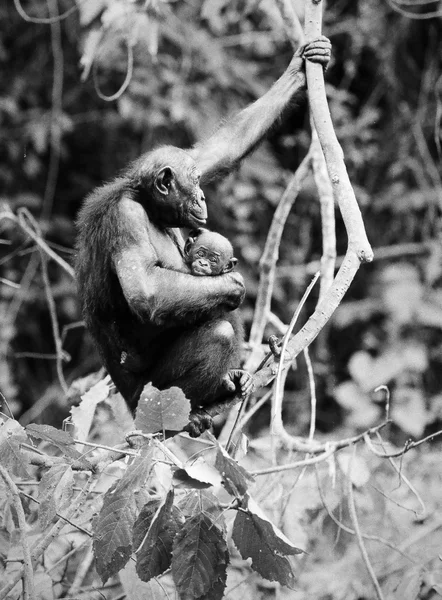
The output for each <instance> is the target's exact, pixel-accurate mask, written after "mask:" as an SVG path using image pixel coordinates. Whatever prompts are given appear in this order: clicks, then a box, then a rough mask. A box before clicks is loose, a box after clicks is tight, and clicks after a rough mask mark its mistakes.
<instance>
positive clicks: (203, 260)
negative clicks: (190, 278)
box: [189, 244, 233, 275]
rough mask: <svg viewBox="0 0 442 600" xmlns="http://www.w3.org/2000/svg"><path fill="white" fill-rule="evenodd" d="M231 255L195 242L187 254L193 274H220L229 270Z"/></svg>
mask: <svg viewBox="0 0 442 600" xmlns="http://www.w3.org/2000/svg"><path fill="white" fill-rule="evenodd" d="M232 258H233V256H226V255H225V253H223V252H221V251H218V250H216V248H215V249H211V248H208V247H207V246H205V245H204V244H195V246H194V247H193V249H192V251H191V252H190V254H189V261H190V270H191V271H192V274H193V275H221V274H222V273H226V272H227V271H231V270H232V268H228V267H229V263H230V260H231V259H232Z"/></svg>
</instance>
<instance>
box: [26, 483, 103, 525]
mask: <svg viewBox="0 0 442 600" xmlns="http://www.w3.org/2000/svg"><path fill="white" fill-rule="evenodd" d="M38 483H39V482H37V485H38ZM20 494H21V495H22V496H25V498H28V499H29V500H32V502H35V503H36V504H38V505H40V504H41V502H40V500H37V498H34V496H31V494H27V493H26V492H24V491H23V490H20ZM55 516H56V517H58V518H59V519H63V521H65V522H66V523H67V524H68V525H71V526H72V527H74V528H75V529H78V531H81V533H84V534H86V535H87V536H89V537H92V533H91V532H90V531H88V530H87V529H84V528H83V527H82V526H81V525H77V524H76V523H74V522H73V521H71V520H70V519H67V518H66V517H65V516H64V515H61V514H60V513H55Z"/></svg>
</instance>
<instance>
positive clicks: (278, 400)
mask: <svg viewBox="0 0 442 600" xmlns="http://www.w3.org/2000/svg"><path fill="white" fill-rule="evenodd" d="M318 277H319V272H318V273H316V275H315V277H314V278H313V279H312V281H311V282H310V284H309V285H308V287H307V289H306V291H305V293H304V295H303V296H302V298H301V301H300V303H299V305H298V307H297V309H296V311H295V313H294V315H293V318H292V320H291V321H290V325H289V328H288V330H287V333H286V334H285V336H284V340H283V342H282V347H281V356H280V357H279V364H278V372H277V375H276V380H275V387H274V394H273V408H272V433H273V434H276V435H280V434H281V433H283V431H284V425H283V423H282V398H283V394H284V390H283V389H281V380H282V373H283V371H284V370H285V368H286V365H285V362H286V361H285V355H286V352H287V345H288V343H289V340H290V336H291V334H292V331H293V329H294V327H295V324H296V322H297V320H298V317H299V314H300V312H301V310H302V309H303V307H304V304H305V302H306V300H307V298H308V296H309V295H310V292H311V291H312V289H313V287H314V285H315V283H316V282H317V280H318ZM293 358H294V357H291V360H293ZM287 435H288V434H287ZM284 437H286V436H284Z"/></svg>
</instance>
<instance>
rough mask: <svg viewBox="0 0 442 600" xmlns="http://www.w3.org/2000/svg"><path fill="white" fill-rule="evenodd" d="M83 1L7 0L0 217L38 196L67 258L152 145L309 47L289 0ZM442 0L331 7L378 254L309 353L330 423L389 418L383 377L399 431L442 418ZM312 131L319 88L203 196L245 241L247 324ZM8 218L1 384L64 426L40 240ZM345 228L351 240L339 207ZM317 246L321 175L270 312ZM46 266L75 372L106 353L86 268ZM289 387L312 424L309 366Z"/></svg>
mask: <svg viewBox="0 0 442 600" xmlns="http://www.w3.org/2000/svg"><path fill="white" fill-rule="evenodd" d="M302 4H303V3H302V2H301V1H300V2H298V3H297V8H298V13H299V16H300V18H301V19H302ZM72 6H73V3H72V0H69V1H67V0H60V1H57V0H32V2H31V1H30V0H26V1H23V2H22V3H21V4H19V2H18V0H14V2H12V1H9V2H4V3H2V4H1V6H0V63H1V72H2V77H1V78H0V123H1V131H2V135H1V137H0V161H1V168H0V186H1V200H0V201H1V206H0V212H1V213H4V212H5V211H7V210H8V208H10V209H12V210H13V211H16V210H17V209H18V208H19V207H25V208H27V209H28V210H29V211H30V212H31V213H32V214H33V215H34V217H36V218H37V219H38V220H39V223H40V226H41V228H42V233H43V235H44V238H45V240H46V241H47V243H48V244H49V245H50V247H51V248H52V249H53V250H54V251H55V252H57V254H59V255H60V256H61V257H63V258H64V259H65V260H66V261H67V262H68V263H72V259H73V253H74V250H73V247H74V242H75V216H76V214H77V211H78V209H79V207H80V205H81V202H82V200H83V198H84V197H85V196H86V195H87V194H88V193H89V192H90V191H91V190H92V189H93V188H94V187H95V186H97V185H99V184H101V183H102V182H103V181H105V180H107V179H110V178H112V177H113V176H115V175H116V174H117V173H118V172H119V170H120V169H122V168H123V167H124V166H125V165H127V163H128V162H129V161H130V160H132V159H135V158H137V157H138V156H139V155H140V154H141V153H142V152H144V151H147V150H149V149H151V148H153V147H154V146H155V145H158V144H163V143H171V144H174V145H179V146H182V147H188V146H190V145H192V144H193V143H194V142H195V141H196V140H198V139H200V138H203V137H204V136H207V135H208V133H209V132H210V131H212V130H213V128H214V127H216V124H217V123H219V122H220V121H221V120H222V119H224V118H225V117H227V115H229V114H231V113H232V112H235V111H237V110H239V109H240V108H242V107H244V106H245V105H246V104H247V103H249V102H251V101H253V100H255V99H256V98H258V97H259V96H260V95H261V94H262V93H263V92H264V91H266V90H267V89H268V88H269V87H270V86H271V84H272V83H273V82H274V81H275V80H276V79H277V77H278V76H279V75H280V74H281V73H282V72H283V71H284V69H285V68H286V66H287V64H288V63H289V61H290V58H291V55H292V48H291V44H290V43H289V41H288V40H287V38H286V37H285V35H284V33H283V31H284V29H283V24H282V22H281V18H280V16H279V13H278V11H277V9H276V7H275V4H274V2H273V1H272V0H261V1H259V0H204V1H201V0H185V1H184V0H175V1H172V0H171V1H167V0H132V1H129V0H87V1H85V0H83V1H81V0H77V3H76V5H74V6H76V10H73V11H72V12H71V11H70V9H71V7H72ZM66 11H67V13H68V14H67V16H66V18H64V19H62V20H58V18H57V16H58V15H61V14H64V13H66ZM441 13H442V10H441V5H440V2H439V1H436V0H435V1H433V2H430V1H428V2H422V3H421V2H420V3H416V5H413V3H410V2H405V1H401V2H399V0H389V1H387V0H330V1H329V2H327V6H326V11H325V15H324V27H323V31H324V34H325V35H327V36H328V37H329V38H330V39H331V41H332V44H333V59H332V63H331V65H330V67H329V69H328V71H327V74H326V81H327V92H328V98H329V103H330V109H331V113H332V118H333V122H334V126H335V129H336V133H337V136H338V139H339V140H340V142H341V144H342V147H343V150H344V155H345V160H346V164H347V168H348V171H349V174H350V179H351V181H352V183H353V185H354V188H355V191H356V196H357V198H358V200H359V203H360V206H361V209H362V212H363V216H364V220H365V224H366V227H367V232H368V236H369V239H370V241H371V243H372V244H373V246H374V248H375V250H376V249H378V252H377V254H376V260H375V262H374V263H373V265H370V266H364V267H363V268H361V269H360V271H359V273H358V275H357V278H356V279H355V281H354V283H353V285H352V287H351V289H350V294H349V295H348V296H347V298H346V301H345V303H344V304H343V305H342V306H341V307H340V309H339V310H338V313H337V314H336V317H335V318H334V319H333V321H332V323H331V325H330V326H328V327H327V329H326V331H325V332H323V333H322V334H321V336H320V337H319V339H318V340H317V341H316V342H315V344H314V346H313V348H312V349H311V350H312V358H313V363H314V368H315V374H316V383H317V386H318V401H319V413H318V416H319V427H320V428H322V430H324V431H329V430H331V429H332V428H335V427H336V426H338V425H349V426H351V427H355V428H360V427H362V428H364V427H367V426H370V424H372V423H373V422H374V421H376V419H378V417H379V410H380V405H379V404H377V400H378V398H376V397H374V396H372V395H371V393H370V391H369V390H370V389H372V388H373V387H375V386H374V385H372V384H373V383H374V381H375V380H377V379H379V380H380V381H379V382H381V383H388V384H389V385H390V386H391V388H392V391H393V400H394V397H396V398H397V400H396V413H397V417H396V418H395V423H396V427H397V435H398V436H399V438H400V436H401V435H402V434H404V435H406V436H409V435H420V434H422V433H423V432H424V431H426V430H428V429H431V428H435V427H436V426H437V425H438V423H439V421H440V416H441V415H442V375H441V366H442V338H441V330H442V292H441V291H440V289H439V287H438V286H439V284H440V283H441V279H442V260H441V256H442V251H441V237H440V235H441V228H440V214H441V206H442V205H441V201H442V194H441V190H442V183H441V177H442V175H441V169H440V159H441V134H440V121H441V115H442V69H441V66H442V65H441V62H442V19H441ZM48 20H49V22H46V21H48ZM41 21H43V22H41ZM112 95H115V96H116V99H115V100H111V101H109V99H105V97H106V96H107V97H112ZM309 144H310V132H309V118H308V110H307V103H306V101H305V100H304V101H301V102H300V103H299V105H298V106H297V107H296V110H293V111H290V112H288V113H287V115H285V117H284V118H283V119H282V121H281V123H280V124H279V125H278V127H276V128H275V129H274V130H273V132H272V134H271V135H270V137H269V139H268V140H267V141H266V142H265V143H263V144H262V145H261V146H260V147H259V149H258V150H257V151H256V152H255V153H254V154H253V155H252V156H251V157H249V158H248V159H247V160H246V161H245V162H244V163H243V165H242V166H241V168H240V169H239V171H238V172H236V173H234V174H232V175H231V176H230V177H229V178H227V179H226V180H224V181H223V182H221V183H220V184H217V185H216V186H215V185H213V186H211V187H210V188H209V189H207V190H206V192H207V193H206V196H207V197H208V199H209V213H210V221H209V227H210V228H212V229H215V230H217V231H220V232H221V233H223V234H225V235H226V236H228V237H229V238H230V240H231V241H232V243H233V245H234V247H235V251H236V255H237V257H238V258H239V259H240V263H239V270H240V271H241V273H243V275H244V277H245V279H246V285H247V290H248V295H247V300H246V303H245V305H244V308H243V314H244V318H245V321H246V326H247V324H250V320H251V316H252V314H253V306H254V301H255V298H256V290H257V283H258V277H259V259H260V256H261V253H262V250H263V248H264V243H265V240H266V235H267V231H268V228H269V225H270V222H271V219H272V215H273V212H274V210H275V206H276V205H277V203H278V201H279V199H280V197H281V195H282V193H283V191H284V189H285V186H286V184H287V182H288V181H289V178H290V176H291V174H292V173H293V172H294V170H295V169H296V167H297V165H298V164H299V163H300V161H301V160H302V158H303V157H304V156H305V154H306V152H307V150H308V147H309ZM0 227H1V234H0V238H1V239H0V251H1V256H0V265H1V272H0V277H1V282H0V320H1V328H0V390H1V392H2V393H3V395H4V397H5V398H6V399H7V400H8V402H9V404H10V406H11V408H12V409H13V410H14V412H15V414H16V415H20V414H21V415H23V414H25V415H26V414H27V415H28V417H25V420H30V418H31V416H32V418H33V419H37V420H42V421H44V422H52V423H53V424H56V425H59V424H60V420H61V418H62V417H63V416H65V414H66V412H67V402H66V399H65V395H64V393H63V392H62V389H61V387H60V384H59V381H58V378H57V373H56V365H55V361H54V353H55V350H54V348H55V346H54V336H53V333H52V326H51V317H50V312H49V310H48V303H47V298H46V292H45V287H44V281H43V280H42V272H41V269H40V259H39V253H38V251H37V248H36V245H35V243H34V241H33V240H32V239H30V238H29V236H27V235H26V233H24V232H23V230H22V229H21V228H19V227H17V226H16V224H14V223H12V222H11V221H10V220H8V219H5V218H2V219H1V221H0ZM337 228H338V254H343V253H344V251H345V249H346V237H345V232H344V228H343V225H342V222H341V221H340V220H339V217H338V224H337ZM320 255H321V234H320V219H319V202H318V198H317V193H316V189H315V186H314V183H313V179H312V178H311V179H309V180H308V182H307V185H306V186H305V188H304V190H303V191H302V192H301V194H300V196H299V198H298V199H297V200H296V203H295V205H294V208H293V210H292V213H291V215H290V217H289V220H288V222H287V226H286V230H285V233H284V236H283V240H282V244H281V248H280V260H279V263H278V276H277V282H276V286H275V290H274V299H273V305H272V309H273V311H274V312H275V313H276V314H277V315H278V316H279V317H280V318H281V319H282V320H283V321H284V322H288V321H289V320H290V318H291V316H292V314H293V311H294V310H295V308H296V306H297V303H298V301H299V299H300V296H301V295H302V293H303V292H304V289H305V287H306V285H307V283H308V281H309V280H310V277H311V274H312V272H314V271H315V270H316V265H315V261H317V260H318V259H319V258H320ZM48 266H49V278H50V283H51V290H52V294H53V297H54V300H55V306H56V313H57V317H58V321H59V325H60V329H61V331H62V333H63V335H62V340H63V349H64V350H65V352H66V353H67V355H66V359H67V360H66V361H65V362H64V364H63V372H64V377H65V378H66V381H67V383H68V385H69V384H71V383H72V382H73V381H74V380H76V379H78V378H79V377H83V376H86V375H88V374H89V373H91V372H93V371H96V370H98V368H99V367H100V363H99V360H98V356H97V354H96V352H95V350H94V348H93V346H92V343H91V340H90V338H89V336H88V334H87V333H86V331H85V330H84V328H83V327H82V326H81V323H80V322H81V315H80V314H79V309H78V302H77V298H76V290H75V283H74V281H73V280H72V278H71V277H69V275H68V274H67V273H66V272H65V271H63V269H61V268H60V267H59V265H57V264H56V263H54V262H52V261H50V262H49V264H48ZM313 301H314V299H313V300H312V301H311V302H313ZM312 307H313V304H311V306H308V307H307V309H308V310H311V309H312ZM306 314H307V313H306ZM304 316H305V315H304ZM267 333H273V331H272V330H271V328H270V327H269V329H268V332H267ZM391 357H393V359H391ZM378 359H379V360H378ZM390 359H391V360H390ZM389 361H390V362H389ZM386 364H387V365H389V368H387V372H386V373H385V372H384V371H383V370H382V369H381V366H380V365H382V368H384V367H385V365H386ZM367 373H368V374H369V376H368V378H367ZM288 390H289V391H288V393H287V398H288V400H290V402H288V404H287V416H288V419H289V421H292V422H293V423H294V425H293V427H294V428H295V430H297V431H298V432H304V431H305V427H306V426H307V424H308V418H309V401H308V388H307V378H306V374H305V368H304V367H303V365H302V364H301V361H299V364H298V369H297V371H296V372H294V373H293V374H292V376H291V379H290V381H289V385H288ZM337 390H338V391H337ZM293 392H295V393H293ZM72 394H74V392H72ZM74 395H75V394H74ZM36 403H38V404H37V406H38V408H37V409H36V410H35V411H34V412H31V413H29V412H28V413H27V412H26V411H29V410H30V409H31V407H32V406H35V405H36ZM361 406H362V407H363V409H364V410H361V408H360V407H361ZM400 407H402V409H401V408H400ZM410 407H411V408H410ZM364 411H365V412H364ZM407 415H408V416H407ZM259 418H260V417H258V422H257V423H256V425H255V426H256V427H260V421H259ZM416 422H418V425H416ZM263 423H265V421H264V420H263Z"/></svg>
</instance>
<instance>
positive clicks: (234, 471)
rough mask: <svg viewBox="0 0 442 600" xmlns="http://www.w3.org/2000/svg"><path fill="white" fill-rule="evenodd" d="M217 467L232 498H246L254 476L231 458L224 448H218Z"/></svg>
mask: <svg viewBox="0 0 442 600" xmlns="http://www.w3.org/2000/svg"><path fill="white" fill-rule="evenodd" d="M215 467H216V468H217V469H218V471H219V472H220V473H221V476H222V478H223V484H224V487H225V488H226V490H227V491H228V492H229V494H232V496H244V494H245V493H246V492H247V488H248V482H250V481H253V477H252V475H250V473H247V471H246V470H245V469H244V468H243V467H241V465H239V464H238V463H237V462H236V460H234V459H233V458H231V457H230V456H229V455H228V454H227V452H226V451H225V450H224V448H223V447H222V446H218V450H217V453H216V461H215Z"/></svg>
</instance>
